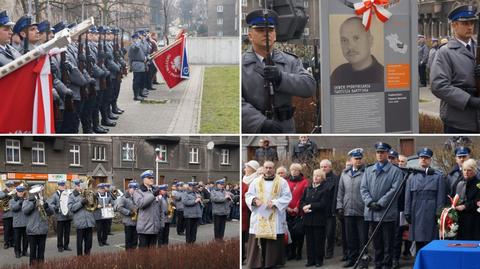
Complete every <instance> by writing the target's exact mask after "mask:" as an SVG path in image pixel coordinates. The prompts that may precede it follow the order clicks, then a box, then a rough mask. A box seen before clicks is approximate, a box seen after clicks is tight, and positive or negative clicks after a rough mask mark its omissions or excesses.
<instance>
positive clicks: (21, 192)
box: [10, 185, 28, 259]
mask: <svg viewBox="0 0 480 269" xmlns="http://www.w3.org/2000/svg"><path fill="white" fill-rule="evenodd" d="M15 190H16V194H15V196H13V199H11V200H10V210H12V213H13V237H14V244H15V247H14V249H15V258H17V259H18V258H20V257H21V256H28V252H27V248H28V240H27V234H26V230H27V219H26V218H25V214H23V212H22V205H23V203H24V201H25V200H26V199H27V193H26V192H25V191H26V189H25V186H23V185H18V186H17V187H16V188H15Z"/></svg>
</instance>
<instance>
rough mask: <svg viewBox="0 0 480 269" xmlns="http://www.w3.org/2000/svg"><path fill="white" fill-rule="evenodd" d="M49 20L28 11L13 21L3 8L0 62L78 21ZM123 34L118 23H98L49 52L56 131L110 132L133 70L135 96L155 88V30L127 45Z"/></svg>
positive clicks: (144, 32) (120, 111) (141, 33)
mask: <svg viewBox="0 0 480 269" xmlns="http://www.w3.org/2000/svg"><path fill="white" fill-rule="evenodd" d="M51 25H52V24H51V23H50V22H49V21H48V20H44V21H41V22H35V21H34V19H33V18H32V17H31V16H29V15H25V16H22V17H20V18H19V19H18V20H17V21H16V22H13V21H11V20H10V18H9V16H8V15H7V12H6V11H0V67H2V66H5V65H6V64H8V63H10V62H12V61H15V60H16V59H18V58H20V57H21V56H22V55H24V54H27V53H28V52H30V51H32V50H34V49H35V48H37V47H39V46H41V45H42V44H44V43H46V42H49V41H50V40H52V39H53V38H54V37H55V35H56V34H58V33H60V32H62V31H63V30H64V29H74V28H75V27H76V26H77V24H76V23H67V22H66V21H60V22H58V23H57V24H55V25H53V26H51ZM124 35H125V33H124V31H123V30H122V29H120V28H118V27H115V26H106V25H97V26H93V27H91V28H90V29H88V31H87V33H84V34H81V35H80V36H79V38H78V39H76V40H71V43H70V44H68V45H67V46H66V47H63V48H60V49H61V50H57V51H53V50H52V51H50V53H49V58H50V63H51V73H52V84H53V99H54V107H55V109H54V114H55V131H56V133H73V134H75V133H79V132H82V133H86V134H89V133H97V134H104V133H108V132H109V127H114V126H116V120H118V119H119V117H120V115H121V114H123V113H124V112H125V111H124V110H123V109H121V108H120V107H119V106H118V97H119V95H120V87H121V83H122V81H123V79H124V78H125V77H126V76H127V74H128V72H129V71H130V72H133V87H132V88H133V99H134V100H137V101H141V100H143V98H145V97H147V96H148V94H149V92H150V91H152V90H156V88H154V86H153V84H159V83H158V82H157V80H156V73H157V69H156V68H155V66H154V64H153V62H152V60H151V59H150V58H149V55H150V54H151V53H153V52H155V51H157V50H158V45H157V43H158V42H157V34H156V33H154V32H152V33H150V31H149V29H141V30H138V31H136V32H135V33H133V35H132V36H131V38H132V44H131V46H130V47H129V48H128V50H127V48H125V47H124V44H125V42H124V40H123V39H124ZM127 53H128V62H127V60H126V56H127Z"/></svg>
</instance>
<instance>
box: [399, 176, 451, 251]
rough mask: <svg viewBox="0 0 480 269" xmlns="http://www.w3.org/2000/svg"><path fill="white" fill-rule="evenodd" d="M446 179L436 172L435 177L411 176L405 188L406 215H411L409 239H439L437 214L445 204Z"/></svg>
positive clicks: (418, 240) (422, 240)
mask: <svg viewBox="0 0 480 269" xmlns="http://www.w3.org/2000/svg"><path fill="white" fill-rule="evenodd" d="M445 197H446V195H445V178H444V176H443V174H442V173H440V172H438V171H436V170H435V174H434V175H422V174H420V173H417V174H411V175H410V176H409V178H408V181H407V185H406V186H405V211H404V212H405V215H410V218H411V226H410V233H409V238H410V240H411V241H416V242H429V241H432V240H434V239H436V238H438V229H437V216H436V214H437V212H440V210H441V208H442V207H443V206H444V204H445Z"/></svg>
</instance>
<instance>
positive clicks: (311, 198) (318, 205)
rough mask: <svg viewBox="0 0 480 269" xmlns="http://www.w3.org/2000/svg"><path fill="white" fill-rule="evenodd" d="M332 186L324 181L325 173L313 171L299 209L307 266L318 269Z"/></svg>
mask: <svg viewBox="0 0 480 269" xmlns="http://www.w3.org/2000/svg"><path fill="white" fill-rule="evenodd" d="M333 191H334V185H333V184H331V183H330V182H327V181H326V175H325V173H324V172H323V171H322V170H320V169H317V170H315V171H313V182H312V184H311V185H310V186H309V187H308V188H307V189H306V190H305V191H304V192H303V195H302V198H301V199H300V209H301V210H302V211H303V213H304V216H303V224H304V229H305V235H306V237H307V264H306V265H305V266H307V267H308V266H313V265H315V266H316V267H320V266H322V265H323V258H324V255H325V232H326V230H325V226H326V224H327V222H326V220H327V216H328V214H329V213H330V210H331V207H332V205H331V203H332V196H333Z"/></svg>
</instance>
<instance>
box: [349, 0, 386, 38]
mask: <svg viewBox="0 0 480 269" xmlns="http://www.w3.org/2000/svg"><path fill="white" fill-rule="evenodd" d="M388 4H389V1H388V0H362V2H361V3H355V4H353V7H354V8H355V13H356V14H357V15H358V16H360V15H363V18H362V23H363V25H364V26H365V31H368V30H369V29H370V25H371V24H372V15H373V14H372V13H375V14H376V15H377V18H378V19H379V20H380V21H382V22H383V23H385V22H386V21H388V19H390V17H391V16H392V13H390V11H388V10H387V9H385V8H384V6H385V5H388Z"/></svg>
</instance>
